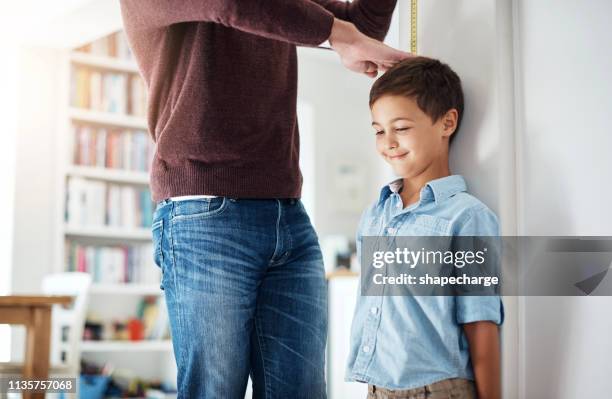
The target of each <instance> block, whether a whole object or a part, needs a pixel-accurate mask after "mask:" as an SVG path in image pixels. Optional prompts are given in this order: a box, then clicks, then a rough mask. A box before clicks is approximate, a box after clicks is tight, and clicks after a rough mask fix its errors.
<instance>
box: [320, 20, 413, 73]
mask: <svg viewBox="0 0 612 399" xmlns="http://www.w3.org/2000/svg"><path fill="white" fill-rule="evenodd" d="M329 44H330V45H331V47H332V49H334V50H335V51H336V53H338V55H339V56H340V59H341V60H342V64H343V65H344V66H345V67H346V68H348V69H350V70H351V71H353V72H358V73H363V74H366V75H367V76H369V77H371V78H375V77H376V76H377V75H378V71H381V72H385V71H386V70H387V69H389V68H391V67H392V66H393V65H395V64H396V63H398V62H399V61H401V60H403V59H405V58H408V57H412V54H410V53H406V52H404V51H400V50H396V49H394V48H391V47H389V46H387V45H385V44H383V43H382V42H379V41H378V40H375V39H372V38H370V37H368V36H366V35H364V34H363V33H361V32H359V30H358V29H357V28H356V27H355V25H353V24H352V23H350V22H346V21H342V20H340V19H338V18H335V19H334V25H333V27H332V32H331V35H330V36H329Z"/></svg>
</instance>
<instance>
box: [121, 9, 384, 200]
mask: <svg viewBox="0 0 612 399" xmlns="http://www.w3.org/2000/svg"><path fill="white" fill-rule="evenodd" d="M395 3H396V0H354V1H353V2H352V3H345V2H342V1H334V0H121V11H122V15H123V21H124V25H125V31H126V33H127V36H128V40H129V42H130V45H131V48H132V50H133V52H134V55H135V58H136V61H137V63H138V66H139V68H140V71H141V73H142V75H143V77H144V79H145V82H146V85H147V88H148V100H149V104H148V115H147V117H148V124H149V130H150V132H151V135H152V137H153V140H154V141H155V143H156V151H155V155H154V159H153V165H152V170H151V189H152V196H153V200H154V201H156V202H158V201H161V200H163V199H166V198H168V197H173V196H181V195H199V194H207V195H218V196H229V197H235V198H299V197H300V191H301V183H302V177H301V174H300V170H299V163H298V162H299V133H298V125H297V118H296V99H297V58H296V45H303V46H316V45H318V44H320V43H322V42H324V41H325V40H327V39H328V37H329V35H330V33H331V29H332V25H333V19H334V16H335V17H337V18H340V19H343V20H346V21H350V22H353V23H354V24H355V26H356V27H357V28H358V29H359V30H360V31H361V32H363V33H365V34H367V35H369V36H371V37H374V38H376V39H379V40H382V39H383V38H384V36H385V35H386V32H387V30H388V28H389V24H390V20H391V15H392V12H393V9H394V8H395ZM347 73H348V72H347Z"/></svg>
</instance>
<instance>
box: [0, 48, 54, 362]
mask: <svg viewBox="0 0 612 399" xmlns="http://www.w3.org/2000/svg"><path fill="white" fill-rule="evenodd" d="M15 61H16V62H17V64H18V70H17V71H16V73H15V74H14V75H13V79H14V80H15V84H16V86H17V91H18V93H19V95H18V96H17V99H16V100H17V101H16V104H15V105H16V113H15V117H16V119H17V123H16V131H17V137H16V152H15V153H16V161H15V169H14V175H13V177H14V179H15V182H14V194H13V195H14V202H15V206H14V210H13V211H12V212H10V213H8V214H9V215H11V222H12V225H13V231H12V254H13V256H12V263H11V264H12V273H11V274H12V275H11V291H12V292H13V293H16V294H26V293H36V292H40V284H41V281H42V277H43V276H44V275H45V274H48V273H50V272H51V271H52V270H53V261H54V259H55V257H54V248H53V245H54V243H55V241H54V239H53V238H54V233H55V232H56V231H57V230H55V229H56V227H57V226H56V225H55V222H56V220H57V219H58V218H57V216H56V214H55V208H54V206H55V200H56V196H57V189H56V168H57V165H56V152H57V145H56V143H57V126H58V111H59V108H58V107H59V106H60V104H58V102H57V98H58V77H59V75H58V74H59V52H58V50H52V49H45V48H40V47H28V48H26V47H23V48H22V49H21V50H20V51H19V57H18V58H16V60H15ZM24 331H25V329H24V328H23V327H22V326H15V327H14V328H13V342H12V347H13V350H12V360H13V361H18V360H21V359H22V357H23V352H24V350H23V346H22V345H23V343H24V340H23V336H24V334H23V333H24Z"/></svg>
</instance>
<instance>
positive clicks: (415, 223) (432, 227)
mask: <svg viewBox="0 0 612 399" xmlns="http://www.w3.org/2000/svg"><path fill="white" fill-rule="evenodd" d="M450 227H451V225H450V222H449V221H448V220H446V219H444V218H440V217H436V216H431V215H418V214H417V215H412V217H411V218H410V219H409V220H408V221H407V222H406V223H405V224H404V226H403V228H402V230H401V231H400V235H417V236H445V235H449V234H450V231H451V228H450Z"/></svg>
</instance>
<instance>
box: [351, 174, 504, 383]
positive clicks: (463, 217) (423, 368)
mask: <svg viewBox="0 0 612 399" xmlns="http://www.w3.org/2000/svg"><path fill="white" fill-rule="evenodd" d="M401 186H402V180H401V179H398V180H396V181H394V182H392V183H391V184H389V185H387V186H385V187H383V189H382V190H381V193H380V198H379V200H378V201H377V202H376V203H374V204H373V205H372V206H371V207H370V208H369V209H367V210H366V211H365V212H364V213H363V215H362V217H361V221H360V223H359V228H358V232H357V252H358V253H357V256H358V259H361V237H362V236H383V235H391V236H393V235H396V236H453V235H465V236H498V235H499V224H498V221H497V217H496V216H495V214H494V213H493V212H492V211H491V210H490V209H489V208H487V206H486V205H484V204H483V203H482V202H481V201H479V200H478V199H477V198H475V197H474V196H472V195H470V194H468V193H467V192H466V190H467V187H466V184H465V180H464V179H463V177H462V176H460V175H452V176H447V177H443V178H440V179H436V180H432V181H430V182H429V183H427V184H426V185H425V186H424V187H423V188H422V189H421V192H420V200H419V202H417V203H415V204H413V205H411V206H409V207H407V208H404V209H402V208H403V205H402V201H401V199H400V196H399V194H398V192H399V191H400V189H401ZM360 290H361V287H360ZM503 319H504V311H503V304H502V301H501V298H500V297H498V296H456V297H453V296H361V295H359V296H358V298H357V305H356V308H355V314H354V316H353V325H352V328H351V339H350V354H349V358H348V365H347V370H346V380H347V381H362V382H367V383H369V384H372V385H376V386H380V387H384V388H388V389H411V388H416V387H421V386H424V385H428V384H431V383H433V382H436V381H440V380H444V379H447V378H467V379H471V380H473V379H474V375H473V371H472V366H471V362H470V354H469V350H468V341H467V339H466V337H465V334H464V332H463V327H462V324H463V323H469V322H474V321H481V320H490V321H493V322H494V323H496V324H498V325H501V324H502V322H503Z"/></svg>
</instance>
